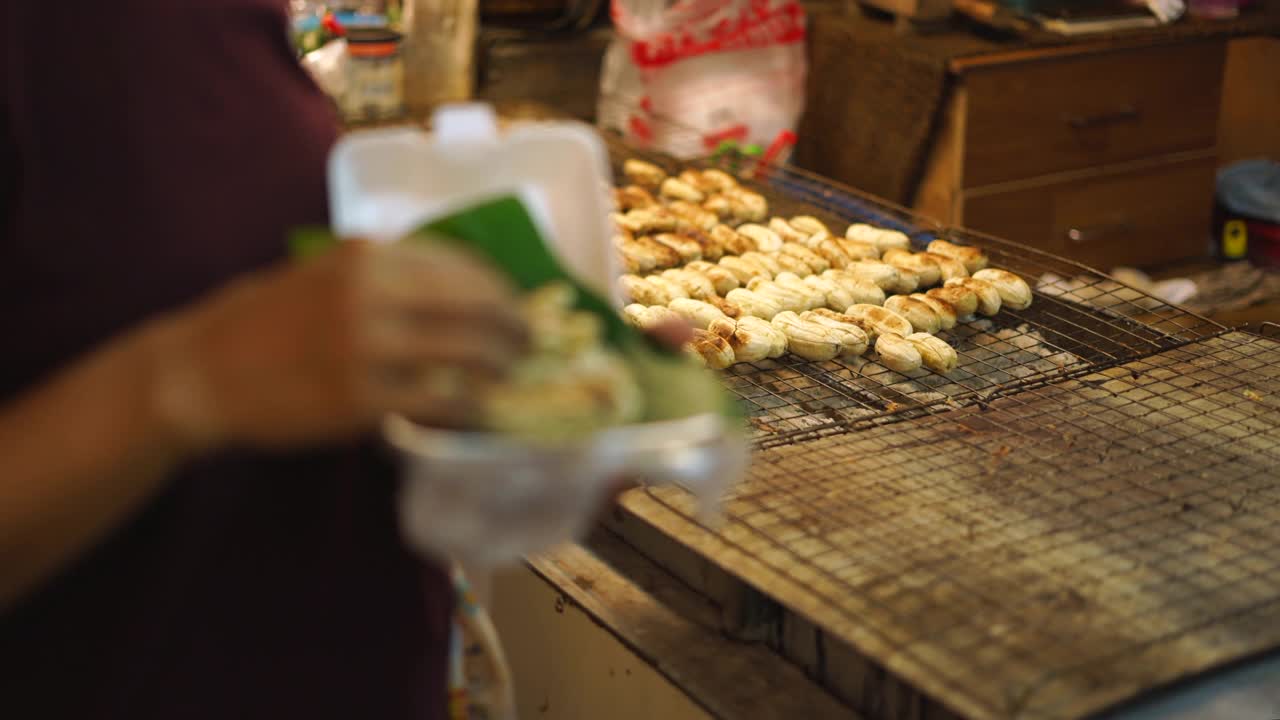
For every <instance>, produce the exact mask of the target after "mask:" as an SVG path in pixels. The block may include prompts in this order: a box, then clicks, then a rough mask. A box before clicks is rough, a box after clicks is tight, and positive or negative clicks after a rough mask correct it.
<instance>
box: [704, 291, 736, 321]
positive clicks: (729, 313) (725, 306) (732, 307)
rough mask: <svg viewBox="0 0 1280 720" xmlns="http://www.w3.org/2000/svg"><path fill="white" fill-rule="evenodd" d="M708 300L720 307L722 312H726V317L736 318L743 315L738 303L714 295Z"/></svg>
mask: <svg viewBox="0 0 1280 720" xmlns="http://www.w3.org/2000/svg"><path fill="white" fill-rule="evenodd" d="M730 292H732V291H730ZM707 302H709V303H711V304H712V305H715V306H716V307H717V308H719V310H720V312H722V313H724V315H725V317H727V318H729V319H730V320H736V319H738V318H740V317H742V314H743V313H742V308H740V307H738V305H737V304H736V303H732V302H729V301H728V300H725V299H724V298H722V297H712V298H711V299H709V300H707Z"/></svg>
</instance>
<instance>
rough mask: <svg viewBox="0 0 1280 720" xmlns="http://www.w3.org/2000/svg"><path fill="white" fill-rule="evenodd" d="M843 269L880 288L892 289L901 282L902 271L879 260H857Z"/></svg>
mask: <svg viewBox="0 0 1280 720" xmlns="http://www.w3.org/2000/svg"><path fill="white" fill-rule="evenodd" d="M844 271H845V272H847V273H849V274H850V275H852V276H853V277H857V278H861V279H863V280H867V281H869V282H872V283H875V285H876V286H877V287H879V288H880V289H881V290H892V289H893V288H896V287H898V285H900V284H901V283H902V272H901V271H899V270H898V268H896V267H894V266H892V265H890V264H888V263H882V262H880V261H879V260H859V261H858V262H855V263H853V264H852V265H850V266H848V267H846V268H845V269H844Z"/></svg>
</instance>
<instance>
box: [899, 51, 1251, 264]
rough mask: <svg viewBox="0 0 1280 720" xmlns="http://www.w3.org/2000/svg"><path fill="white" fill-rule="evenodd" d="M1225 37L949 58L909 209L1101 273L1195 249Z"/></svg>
mask: <svg viewBox="0 0 1280 720" xmlns="http://www.w3.org/2000/svg"><path fill="white" fill-rule="evenodd" d="M1225 58H1226V44H1225V42H1224V41H1219V40H1215V41H1195V42H1184V43H1180V44H1166V45H1154V46H1146V47H1128V48H1123V49H1116V48H1114V47H1108V46H1102V45H1099V46H1095V47H1090V46H1087V45H1086V46H1080V45H1075V46H1067V47H1064V48H1056V49H1046V50H1037V51H1026V52H1023V53H1010V54H1009V55H1008V56H1006V57H1002V56H990V57H979V58H973V59H965V60H964V61H958V64H957V66H955V67H953V72H954V73H955V75H956V78H955V91H954V92H953V93H952V97H951V99H950V101H949V103H948V106H947V108H946V111H945V114H944V117H943V119H942V121H941V123H940V128H939V131H938V134H937V136H936V139H935V144H934V148H933V152H932V154H931V156H930V158H929V160H928V162H927V165H926V168H925V173H924V177H923V180H922V183H921V185H920V189H919V192H918V195H917V198H916V201H915V206H916V208H917V209H918V210H921V211H923V212H925V213H927V214H929V215H932V216H934V217H936V218H937V219H939V220H941V221H943V222H946V223H951V224H963V225H965V226H968V227H971V228H973V229H975V230H981V231H984V232H989V233H992V234H995V235H999V236H1002V237H1006V238H1008V239H1010V240H1014V241H1017V242H1023V243H1027V244H1029V245H1035V246H1037V247H1041V248H1044V249H1046V250H1050V251H1052V252H1055V253H1060V254H1063V255H1066V256H1067V257H1071V258H1074V259H1077V260H1081V261H1084V262H1088V263H1090V264H1093V265H1096V266H1099V267H1101V268H1102V269H1110V268H1111V267H1113V266H1115V265H1119V264H1149V263H1156V262H1162V261H1166V260H1175V259H1179V258H1183V257H1188V256H1192V255H1198V254H1202V253H1203V251H1204V248H1205V240H1204V238H1205V236H1206V233H1207V231H1208V224H1209V219H1210V216H1211V213H1212V205H1213V171H1214V167H1215V165H1216V162H1215V160H1216V142H1217V119H1218V113H1219V107H1220V102H1221V93H1222V75H1223V68H1224V63H1225Z"/></svg>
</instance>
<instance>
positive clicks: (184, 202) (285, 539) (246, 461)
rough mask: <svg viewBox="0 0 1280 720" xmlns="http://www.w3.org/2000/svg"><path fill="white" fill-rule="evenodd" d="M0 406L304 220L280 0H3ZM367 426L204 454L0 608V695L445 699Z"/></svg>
mask: <svg viewBox="0 0 1280 720" xmlns="http://www.w3.org/2000/svg"><path fill="white" fill-rule="evenodd" d="M0 12H2V13H3V16H2V17H0V23H3V24H2V26H0V31H2V32H3V37H4V48H3V53H4V54H3V56H2V57H0V62H3V66H2V67H0V82H2V83H3V90H4V92H3V100H2V101H3V103H4V107H3V108H0V123H2V124H3V127H0V131H2V132H3V136H0V154H2V155H3V173H0V181H2V182H3V184H4V185H3V187H2V188H0V191H3V195H2V196H0V201H2V202H3V203H4V204H3V208H2V217H0V219H2V220H3V228H2V230H0V348H3V350H0V403H3V402H6V401H8V400H9V399H12V397H13V396H14V395H15V394H16V393H18V392H20V391H21V390H23V389H25V388H28V387H31V386H33V385H34V384H36V383H39V382H40V381H41V380H42V379H44V378H46V377H47V376H48V375H49V373H51V372H53V371H55V370H57V369H58V368H59V367H61V366H63V365H65V364H66V363H67V362H69V361H71V360H72V359H74V358H76V357H77V356H78V355H80V354H82V353H84V352H86V351H87V350H90V349H91V348H93V347H95V346H96V345H98V344H99V343H102V342H103V341H105V340H107V339H108V338H110V337H111V336H113V335H115V334H117V333H120V332H122V331H124V330H126V329H128V328H130V327H132V326H135V325H136V324H137V323H139V322H140V321H141V320H143V319H144V318H147V317H149V316H152V315H154V314H156V313H158V312H161V311H164V310H166V309H169V308H173V307H176V306H180V305H182V304H185V303H188V302H190V301H192V300H194V299H197V298H199V297H200V296H201V295H202V294H204V293H205V292H207V291H208V290H210V289H211V288H214V287H217V286H219V285H221V284H223V283H225V282H226V281H228V280H229V279H230V278H232V277H233V276H235V275H236V274H238V273H241V272H244V271H246V270H249V269H252V268H255V267H259V266H262V265H263V264H265V263H270V262H272V261H275V260H277V259H279V258H281V257H282V255H283V254H284V252H285V244H284V243H285V233H286V231H287V230H288V229H289V228H290V227H293V226H296V225H300V224H307V223H314V222H322V221H323V220H324V219H325V211H326V200H325V184H324V175H325V167H324V165H325V157H326V154H327V151H328V149H329V147H330V145H331V144H332V142H333V140H334V137H335V122H334V117H333V114H332V112H331V110H330V109H329V106H328V104H327V101H326V100H325V99H324V98H323V97H322V95H321V94H320V93H319V91H318V90H316V88H315V87H314V86H313V85H312V83H311V82H310V80H309V78H307V77H306V75H305V73H304V72H303V70H302V69H301V68H300V67H299V66H298V64H297V62H296V61H295V60H294V58H293V56H292V53H291V50H290V47H289V43H288V36H287V27H286V19H285V14H284V0H123V1H122V2H111V3H105V2H92V3H81V2H13V3H5V5H4V9H3V10H2V11H0ZM393 491H394V487H393V476H392V474H391V473H390V472H389V468H388V467H387V464H386V462H385V460H384V459H383V458H381V457H380V456H379V454H378V453H377V452H376V451H375V449H374V448H372V447H364V446H359V447H357V446H352V447H331V448H324V449H319V450H315V451H312V452H306V453H296V454H289V455H275V456H266V455H261V454H255V453H252V452H227V453H222V454H220V455H218V456H216V457H211V458H207V459H205V460H202V461H200V462H197V463H194V464H192V465H191V466H190V467H186V468H184V469H183V470H182V471H181V472H179V473H177V474H176V475H175V477H173V478H172V479H171V481H170V482H169V483H168V484H167V485H166V489H165V490H164V491H163V492H162V493H160V495H159V496H157V497H156V498H155V499H154V501H153V502H151V503H150V504H149V505H147V507H145V508H144V509H143V510H142V511H141V512H140V513H139V514H138V515H137V516H136V517H135V518H134V519H133V520H132V521H131V522H129V523H128V524H127V525H126V526H125V527H123V528H122V529H121V530H119V531H118V532H116V533H115V534H114V535H113V536H111V537H110V538H109V539H108V540H107V541H106V542H104V543H103V544H102V545H101V546H99V547H97V548H96V549H94V550H93V551H91V552H90V553H88V554H87V555H85V556H83V557H82V558H80V559H79V561H77V562H76V563H75V564H74V565H73V566H71V567H69V568H68V569H67V570H66V571H65V572H63V573H61V574H60V575H59V576H58V577H57V578H55V579H54V580H53V581H52V582H50V583H48V584H47V585H45V586H44V587H42V588H40V589H38V590H37V591H36V592H35V593H34V594H32V595H30V596H29V597H27V598H26V599H25V600H24V601H23V603H22V604H21V605H20V606H19V607H17V608H16V609H14V610H12V611H10V612H9V613H7V614H5V615H3V616H0V717H5V718H78V719H80V718H94V719H95V720H97V719H100V718H129V719H131V720H142V719H144V718H164V719H165V720H175V719H176V718H183V719H184V720H189V719H198V718H219V719H220V720H221V719H224V718H271V719H272V720H279V719H280V718H329V717H332V718H376V719H383V718H385V719H387V720H399V719H401V718H414V719H415V720H421V719H423V718H437V717H442V716H443V712H444V709H445V697H444V682H445V672H444V657H445V649H446V642H447V637H448V612H449V609H450V602H449V594H448V593H447V592H446V588H447V584H446V581H445V578H444V576H443V575H442V574H440V573H439V572H438V571H436V570H434V569H429V568H423V567H422V566H421V564H420V563H419V562H418V560H417V559H416V558H415V557H413V556H412V555H411V554H410V553H409V552H408V551H406V550H405V549H404V547H403V546H402V544H401V542H400V539H399V536H398V532H397V527H396V522H395V515H394V506H393Z"/></svg>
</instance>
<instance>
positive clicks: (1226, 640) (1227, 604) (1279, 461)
mask: <svg viewBox="0 0 1280 720" xmlns="http://www.w3.org/2000/svg"><path fill="white" fill-rule="evenodd" d="M611 151H612V154H613V156H614V160H615V163H618V164H620V162H621V160H622V159H624V158H625V157H627V156H633V155H634V153H633V151H631V150H629V149H628V148H626V147H625V146H624V145H622V144H620V143H615V144H614V145H613V147H612V148H611ZM646 159H648V160H650V161H656V162H658V163H659V164H663V165H665V166H666V167H667V168H668V169H669V170H675V169H677V168H678V167H681V166H702V167H705V166H711V165H714V166H718V167H721V168H722V169H727V170H735V171H738V172H740V173H742V174H743V175H744V176H746V177H749V178H750V179H748V180H746V181H745V182H746V184H748V185H749V186H751V187H753V188H754V189H757V190H759V191H760V192H762V193H763V194H765V195H766V196H767V197H768V198H769V200H770V203H771V211H772V212H773V214H777V215H781V216H784V217H787V216H792V215H799V214H804V215H813V216H816V217H818V218H819V219H821V220H823V221H824V222H826V223H828V224H829V225H830V226H832V227H833V229H842V228H843V226H844V224H847V223H851V222H869V223H872V224H876V225H880V226H884V227H890V228H894V229H898V230H901V231H903V232H906V233H907V234H908V235H910V236H911V237H912V239H913V242H915V243H916V244H917V245H920V246H923V245H924V244H927V242H928V241H930V240H931V239H933V238H936V237H940V238H945V239H948V240H951V241H953V242H959V243H965V244H972V245H978V246H980V247H982V248H984V250H985V251H986V252H987V254H988V255H989V257H990V258H991V264H992V265H993V266H996V267H1002V268H1005V269H1008V270H1010V271H1012V272H1015V273H1017V274H1019V275H1020V276H1022V277H1023V278H1024V279H1025V280H1026V281H1027V282H1028V283H1029V284H1030V285H1031V286H1032V287H1033V288H1034V289H1035V301H1034V303H1033V304H1032V306H1031V307H1030V308H1028V309H1027V310H1023V311H1016V312H1006V311H1002V312H1001V313H1000V314H999V315H997V316H996V317H994V318H987V319H983V320H980V321H977V322H971V323H967V324H962V325H959V326H957V327H956V328H955V329H954V330H952V331H950V332H948V333H944V334H942V336H943V337H944V339H946V340H947V341H948V343H950V344H951V345H952V346H953V347H955V348H956V350H957V353H958V355H959V357H960V365H959V367H958V369H957V370H956V371H954V372H952V373H949V374H947V375H945V376H944V375H939V374H936V373H931V372H928V371H920V372H917V373H915V374H911V375H903V374H901V373H897V372H894V371H892V370H889V369H888V368H885V367H882V366H880V365H879V364H877V363H875V362H873V361H869V360H859V361H849V360H836V361H831V362H823V363H815V362H807V361H801V360H797V359H793V358H790V357H784V358H782V359H779V360H775V361H765V362H761V363H752V364H745V365H735V366H734V367H732V368H730V369H729V370H728V371H726V373H725V382H726V383H727V384H728V386H729V387H730V388H731V389H733V391H734V392H735V393H737V395H738V396H739V397H740V398H741V399H742V400H743V402H744V403H745V404H746V405H747V408H748V410H749V411H750V415H751V418H752V423H753V433H754V435H753V437H754V440H755V443H756V446H757V453H756V458H755V462H754V464H753V467H752V469H751V471H750V473H749V476H748V478H747V479H746V481H745V482H743V483H742V484H741V485H740V486H738V487H737V488H736V489H735V490H734V491H733V492H732V494H731V495H730V497H729V498H728V499H727V501H726V508H725V515H726V518H727V520H726V523H725V525H724V526H723V527H720V528H716V529H710V528H701V527H696V526H695V525H694V524H693V522H692V517H693V515H692V507H691V506H690V503H689V501H688V498H687V497H686V496H685V495H683V494H682V493H681V492H680V491H678V490H674V489H670V488H666V489H660V488H649V489H645V490H644V491H643V492H645V493H647V496H648V497H650V498H652V499H654V500H656V501H657V503H656V505H657V506H658V507H660V508H662V510H663V512H669V513H674V514H677V515H679V516H681V517H683V518H687V519H690V527H691V528H693V529H692V530H690V532H692V533H696V534H697V536H698V538H699V541H698V542H697V543H693V542H690V543H689V546H690V547H693V546H695V545H696V546H697V547H698V548H699V551H698V552H699V554H702V555H707V556H710V557H711V559H712V560H713V561H716V562H717V563H718V564H720V565H722V566H723V567H725V568H726V569H728V570H729V571H730V572H732V573H734V574H736V575H738V576H739V577H741V578H743V579H744V580H746V581H747V582H748V583H750V584H753V585H756V586H757V587H759V588H761V589H763V590H764V591H765V592H766V593H767V594H769V595H771V596H773V597H774V598H775V599H776V600H778V601H779V602H780V603H781V604H782V605H784V606H787V607H792V608H804V610H803V611H802V613H803V615H804V616H805V618H806V619H807V620H808V621H810V622H813V623H814V624H816V625H817V626H818V627H820V628H823V629H824V630H826V631H827V632H828V633H829V634H830V635H831V636H833V637H835V638H837V639H838V640H840V641H842V642H845V643H847V644H848V645H849V646H850V647H851V648H852V649H853V650H854V652H856V653H857V654H858V655H859V656H861V657H864V658H866V659H868V660H869V661H870V662H873V663H875V664H876V665H878V666H880V667H882V668H884V669H885V670H887V671H888V672H889V673H891V674H892V675H893V676H895V677H898V678H901V679H902V680H903V681H904V682H907V683H909V684H910V685H911V686H912V687H913V688H917V689H919V691H920V693H921V696H922V697H924V698H927V699H928V700H929V701H930V702H934V703H936V704H937V706H938V707H939V708H943V709H945V710H946V711H949V712H952V713H955V714H958V715H962V716H965V717H972V718H1006V717H1027V718H1071V717H1080V716H1084V715H1088V714H1090V713H1094V712H1097V711H1100V710H1102V709H1104V708H1106V707H1108V706H1110V705H1112V704H1114V703H1117V702H1121V701H1124V700H1128V699H1131V698H1132V697H1133V696H1135V695H1136V694H1138V693H1140V692H1142V691H1144V690H1149V689H1153V688H1156V687H1159V686H1162V685H1164V684H1167V683H1170V682H1172V681H1174V680H1177V679H1179V678H1182V677H1186V676H1188V675H1190V674H1193V673H1197V672H1201V671H1204V670H1206V669H1208V668H1211V667H1214V666H1217V665H1219V664H1222V663H1225V662H1229V661H1232V660H1235V659H1239V658H1242V657H1245V656H1248V655H1250V654H1252V653H1257V652H1260V651H1263V650H1266V649H1269V648H1273V647H1277V646H1280V341H1277V338H1276V335H1278V334H1280V333H1276V332H1275V331H1276V328H1274V327H1272V328H1262V329H1261V330H1260V331H1259V334H1256V335H1250V334H1246V333H1241V332H1230V331H1228V330H1227V329H1226V328H1224V327H1222V326H1220V325H1217V324H1216V323H1213V322H1211V321H1209V320H1207V319H1205V318H1202V317H1200V316H1198V315H1195V314H1193V313H1191V312H1188V311H1185V310H1183V309H1180V308H1178V307H1175V306H1172V305H1169V304H1167V303H1163V302H1161V301H1159V300H1156V299H1155V298H1152V297H1150V296H1147V295H1145V294H1143V293H1141V292H1140V291H1138V290H1136V289H1133V288H1131V287H1128V286H1125V285H1123V284H1121V283H1119V282H1117V281H1115V280H1113V279H1111V278H1108V277H1106V276H1105V275H1103V274H1102V273H1099V272H1097V271H1095V270H1092V269H1091V268H1088V267H1085V266H1083V265H1080V264H1077V263H1074V262H1071V261H1068V260H1065V259H1062V258H1058V257H1056V256H1053V255H1051V254H1048V253H1043V252H1040V251H1037V250H1034V249H1032V248H1028V247H1024V246H1021V245H1018V244H1016V243H1013V242H1009V241H1005V240H1001V239H998V238H993V237H987V236H983V235H981V234H978V233H973V232H969V231H965V230H961V229H955V228H946V227H941V226H939V225H937V224H936V223H932V222H930V221H929V220H927V219H925V218H920V217H917V216H914V215H913V214H911V213H910V212H909V211H906V210H904V209H902V208H898V207H895V206H892V205H889V204H886V203H883V202H880V201H877V200H875V199H874V198H870V197H868V196H865V195H862V194H860V193H858V192H856V191H853V190H850V189H848V188H843V187H839V186H837V185H834V184H832V183H830V182H827V181H825V180H822V179H821V178H817V177H815V176H812V175H809V174H807V173H804V172H802V171H799V170H795V169H791V168H781V167H772V166H770V167H763V166H752V164H751V161H750V160H749V159H746V158H742V157H740V156H729V157H721V158H719V159H711V160H706V159H704V160H699V161H696V162H692V163H677V162H674V161H669V160H664V159H663V158H660V157H652V156H648V157H646ZM705 536H711V537H712V538H713V542H712V543H711V544H710V545H707V544H706V543H707V541H706V537H705ZM692 537H693V536H690V538H692ZM708 548H712V549H708ZM715 548H720V549H724V550H725V552H717V551H716V550H715ZM728 550H732V551H733V552H728ZM734 558H738V559H737V560H735V559H734ZM742 558H749V561H747V560H742ZM762 566H763V567H764V568H767V571H764V570H761V567H762ZM846 699H847V700H849V701H850V702H851V703H853V704H854V705H855V707H856V708H857V709H859V710H861V711H862V712H864V713H865V714H867V715H869V716H872V717H876V716H887V715H889V714H891V713H888V712H886V711H885V709H884V708H883V707H876V706H875V703H874V702H869V701H868V703H862V702H861V699H860V698H858V697H846Z"/></svg>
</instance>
